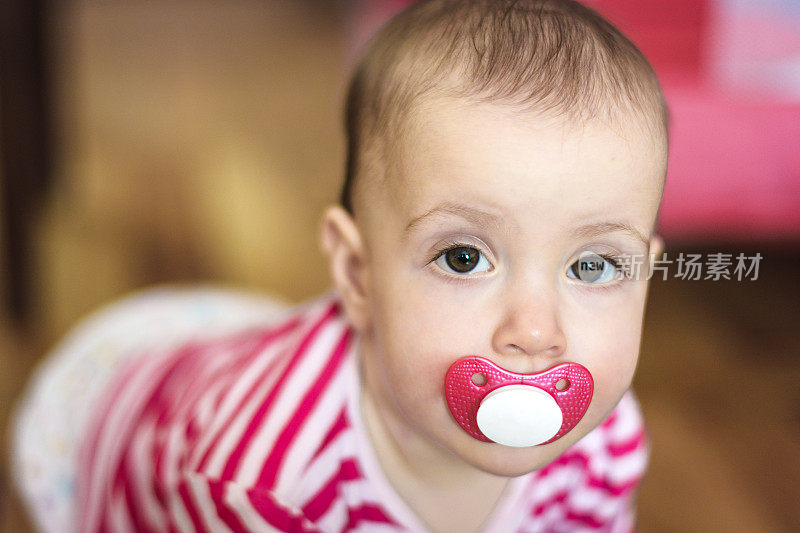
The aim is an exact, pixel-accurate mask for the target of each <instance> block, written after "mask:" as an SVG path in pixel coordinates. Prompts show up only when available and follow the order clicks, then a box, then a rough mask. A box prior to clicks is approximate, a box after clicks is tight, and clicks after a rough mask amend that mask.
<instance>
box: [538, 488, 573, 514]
mask: <svg viewBox="0 0 800 533" xmlns="http://www.w3.org/2000/svg"><path fill="white" fill-rule="evenodd" d="M567 494H568V491H566V490H563V491H560V492H556V493H555V494H554V495H553V496H551V497H550V498H549V499H547V500H545V501H543V502H542V503H540V504H539V505H537V506H536V507H534V508H533V516H540V515H542V514H544V512H545V511H547V510H549V509H550V508H551V507H553V506H554V505H557V504H562V503H564V501H565V500H566V499H567Z"/></svg>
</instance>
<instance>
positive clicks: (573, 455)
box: [537, 452, 641, 496]
mask: <svg viewBox="0 0 800 533" xmlns="http://www.w3.org/2000/svg"><path fill="white" fill-rule="evenodd" d="M568 465H575V466H579V467H580V468H581V469H583V470H586V475H587V478H586V482H585V484H586V485H587V486H589V487H593V488H596V489H601V490H603V491H605V492H608V493H609V494H612V495H614V496H621V495H623V494H626V493H628V492H630V491H631V490H632V489H633V488H634V487H636V485H637V484H638V483H639V481H640V480H641V475H637V476H636V477H634V478H633V479H631V480H629V481H626V482H624V483H619V484H614V483H611V482H610V481H608V479H606V478H603V477H600V476H596V475H594V474H592V473H591V472H590V471H589V469H588V465H589V458H588V457H587V456H585V455H583V454H582V453H579V452H569V453H565V454H564V455H562V456H560V457H559V458H558V459H556V460H555V461H553V462H552V463H550V464H549V465H547V466H546V467H544V468H542V469H541V470H539V472H538V474H539V475H538V476H537V477H538V479H541V478H544V477H547V476H548V475H549V474H550V473H552V472H553V470H556V469H559V468H563V467H565V466H568Z"/></svg>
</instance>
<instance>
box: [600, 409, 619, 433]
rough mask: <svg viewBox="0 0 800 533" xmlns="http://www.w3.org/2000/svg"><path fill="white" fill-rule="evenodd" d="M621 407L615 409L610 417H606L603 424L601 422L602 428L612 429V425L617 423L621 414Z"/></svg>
mask: <svg viewBox="0 0 800 533" xmlns="http://www.w3.org/2000/svg"><path fill="white" fill-rule="evenodd" d="M618 411H619V409H614V410H613V411H612V412H611V414H610V415H608V418H606V419H605V420H604V421H603V423H602V424H600V427H601V428H604V429H610V428H611V426H613V425H614V424H616V423H617V417H618V416H619V415H618V414H617V413H618Z"/></svg>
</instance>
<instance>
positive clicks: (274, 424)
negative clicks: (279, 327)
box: [236, 320, 344, 486]
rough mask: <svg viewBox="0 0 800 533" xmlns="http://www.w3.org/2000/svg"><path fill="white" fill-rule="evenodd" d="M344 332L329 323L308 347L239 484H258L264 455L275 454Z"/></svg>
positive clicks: (250, 449) (248, 455) (252, 446)
mask: <svg viewBox="0 0 800 533" xmlns="http://www.w3.org/2000/svg"><path fill="white" fill-rule="evenodd" d="M343 330H344V328H343V327H342V323H341V321H338V320H336V321H331V322H328V323H326V324H325V325H323V326H322V330H321V331H318V332H317V335H316V336H315V337H314V338H313V339H312V341H311V345H310V346H307V347H306V353H305V354H304V355H303V357H301V358H300V361H299V364H298V365H297V366H295V367H294V370H293V371H292V373H291V374H290V375H288V376H287V378H286V381H285V382H284V383H283V386H282V387H281V390H280V393H279V394H278V395H277V397H276V398H274V401H273V404H272V406H271V410H270V416H268V417H267V418H266V419H265V420H264V421H263V422H262V424H261V426H260V427H258V429H257V430H256V432H255V434H254V435H253V438H252V439H251V440H250V442H249V443H247V449H246V450H245V453H244V457H243V459H242V462H241V464H240V468H239V470H238V472H237V475H236V481H237V482H238V483H241V484H242V485H245V486H249V485H252V484H253V483H255V482H256V481H257V480H258V475H259V473H260V471H261V467H262V465H263V463H264V451H265V450H272V448H273V446H274V444H275V440H276V439H277V437H278V435H280V434H281V432H282V431H283V430H284V429H285V426H286V423H287V422H288V421H289V420H290V418H291V417H292V415H293V414H294V413H295V410H296V408H297V406H298V405H299V404H300V402H301V401H302V399H303V397H304V396H305V395H306V393H307V392H308V389H309V387H310V386H311V385H312V384H313V383H314V380H316V378H317V377H318V376H319V374H320V372H321V371H322V369H323V368H324V367H325V364H326V363H327V362H328V359H329V355H330V350H331V348H330V347H331V346H332V345H334V343H335V342H336V340H337V339H338V338H339V336H340V335H341V334H342V331H343Z"/></svg>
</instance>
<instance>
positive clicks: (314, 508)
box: [303, 458, 363, 522]
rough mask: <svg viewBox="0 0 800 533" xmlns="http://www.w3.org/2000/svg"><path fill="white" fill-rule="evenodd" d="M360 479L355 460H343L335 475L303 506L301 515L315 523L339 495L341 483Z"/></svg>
mask: <svg viewBox="0 0 800 533" xmlns="http://www.w3.org/2000/svg"><path fill="white" fill-rule="evenodd" d="M362 477H363V476H362V475H361V472H359V470H358V465H357V464H356V463H355V459H352V458H349V459H345V460H344V461H342V462H341V463H340V465H339V470H338V471H337V472H336V474H334V475H333V477H331V479H329V480H328V482H327V483H325V485H324V486H323V487H322V488H321V489H320V490H319V491H318V492H317V493H316V494H315V495H314V496H312V497H311V499H310V500H309V501H308V503H306V504H305V505H304V506H303V514H305V515H306V516H307V517H308V518H309V520H311V521H312V522H316V521H317V520H319V518H320V517H321V516H322V515H324V514H325V513H326V512H328V509H330V507H331V505H333V502H334V500H335V499H336V497H337V496H338V495H339V486H340V485H341V484H342V483H343V482H345V481H354V480H356V479H362Z"/></svg>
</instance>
